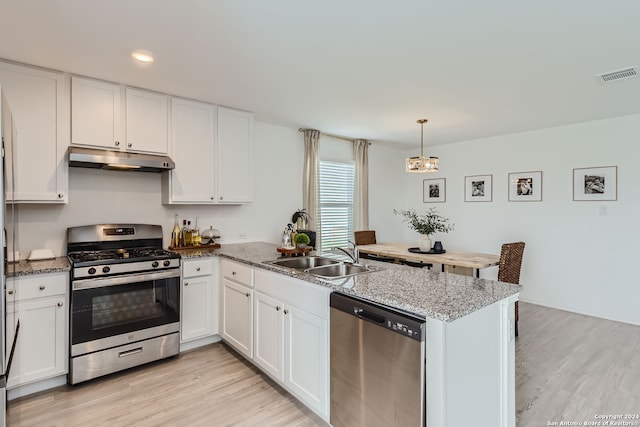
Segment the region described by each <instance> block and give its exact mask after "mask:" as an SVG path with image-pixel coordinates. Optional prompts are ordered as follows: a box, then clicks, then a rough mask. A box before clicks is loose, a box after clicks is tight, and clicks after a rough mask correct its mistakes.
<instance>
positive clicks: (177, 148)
mask: <svg viewBox="0 0 640 427" xmlns="http://www.w3.org/2000/svg"><path fill="white" fill-rule="evenodd" d="M215 131H216V107H215V106H213V105H211V104H205V103H203V102H197V101H191V100H187V99H181V98H172V99H171V140H172V143H171V159H172V160H173V161H174V162H175V164H176V168H175V169H174V170H172V171H170V172H168V173H167V174H165V175H164V176H163V181H164V182H163V184H164V185H163V202H164V203H194V204H208V203H214V202H215V194H216V173H215V164H216V163H215V159H216V150H215Z"/></svg>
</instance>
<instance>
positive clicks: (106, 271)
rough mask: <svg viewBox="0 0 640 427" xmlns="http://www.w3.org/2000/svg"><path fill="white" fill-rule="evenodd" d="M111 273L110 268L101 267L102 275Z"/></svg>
mask: <svg viewBox="0 0 640 427" xmlns="http://www.w3.org/2000/svg"><path fill="white" fill-rule="evenodd" d="M110 271H111V268H109V267H108V266H105V267H102V272H103V273H108V272H110Z"/></svg>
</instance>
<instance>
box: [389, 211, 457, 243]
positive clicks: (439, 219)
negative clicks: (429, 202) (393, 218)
mask: <svg viewBox="0 0 640 427" xmlns="http://www.w3.org/2000/svg"><path fill="white" fill-rule="evenodd" d="M393 213H394V214H396V215H400V216H402V217H403V218H404V219H403V220H402V221H404V222H406V223H407V224H409V228H411V229H413V230H415V231H417V232H418V233H420V234H421V237H420V244H419V247H420V250H421V251H424V252H428V251H430V250H431V235H432V234H433V233H436V232H441V233H448V232H449V231H452V230H453V224H449V219H448V218H445V217H443V216H442V215H440V214H439V213H438V211H437V210H436V208H431V209H429V210H428V211H427V213H425V214H418V213H417V212H416V211H415V210H414V209H409V210H402V209H401V210H396V209H394V210H393Z"/></svg>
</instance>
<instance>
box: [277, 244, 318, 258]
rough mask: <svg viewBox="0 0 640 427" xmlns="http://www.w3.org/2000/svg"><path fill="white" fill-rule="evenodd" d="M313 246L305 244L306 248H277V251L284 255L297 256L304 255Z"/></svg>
mask: <svg viewBox="0 0 640 427" xmlns="http://www.w3.org/2000/svg"><path fill="white" fill-rule="evenodd" d="M312 250H313V248H312V247H311V246H307V247H306V248H293V249H289V248H277V251H278V252H280V253H281V254H282V255H284V256H298V255H305V254H307V253H309V252H311V251H312Z"/></svg>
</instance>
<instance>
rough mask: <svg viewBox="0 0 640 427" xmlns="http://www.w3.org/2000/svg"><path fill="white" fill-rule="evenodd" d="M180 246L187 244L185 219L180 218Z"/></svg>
mask: <svg viewBox="0 0 640 427" xmlns="http://www.w3.org/2000/svg"><path fill="white" fill-rule="evenodd" d="M180 246H187V220H186V219H183V220H182V231H181V232H180Z"/></svg>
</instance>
